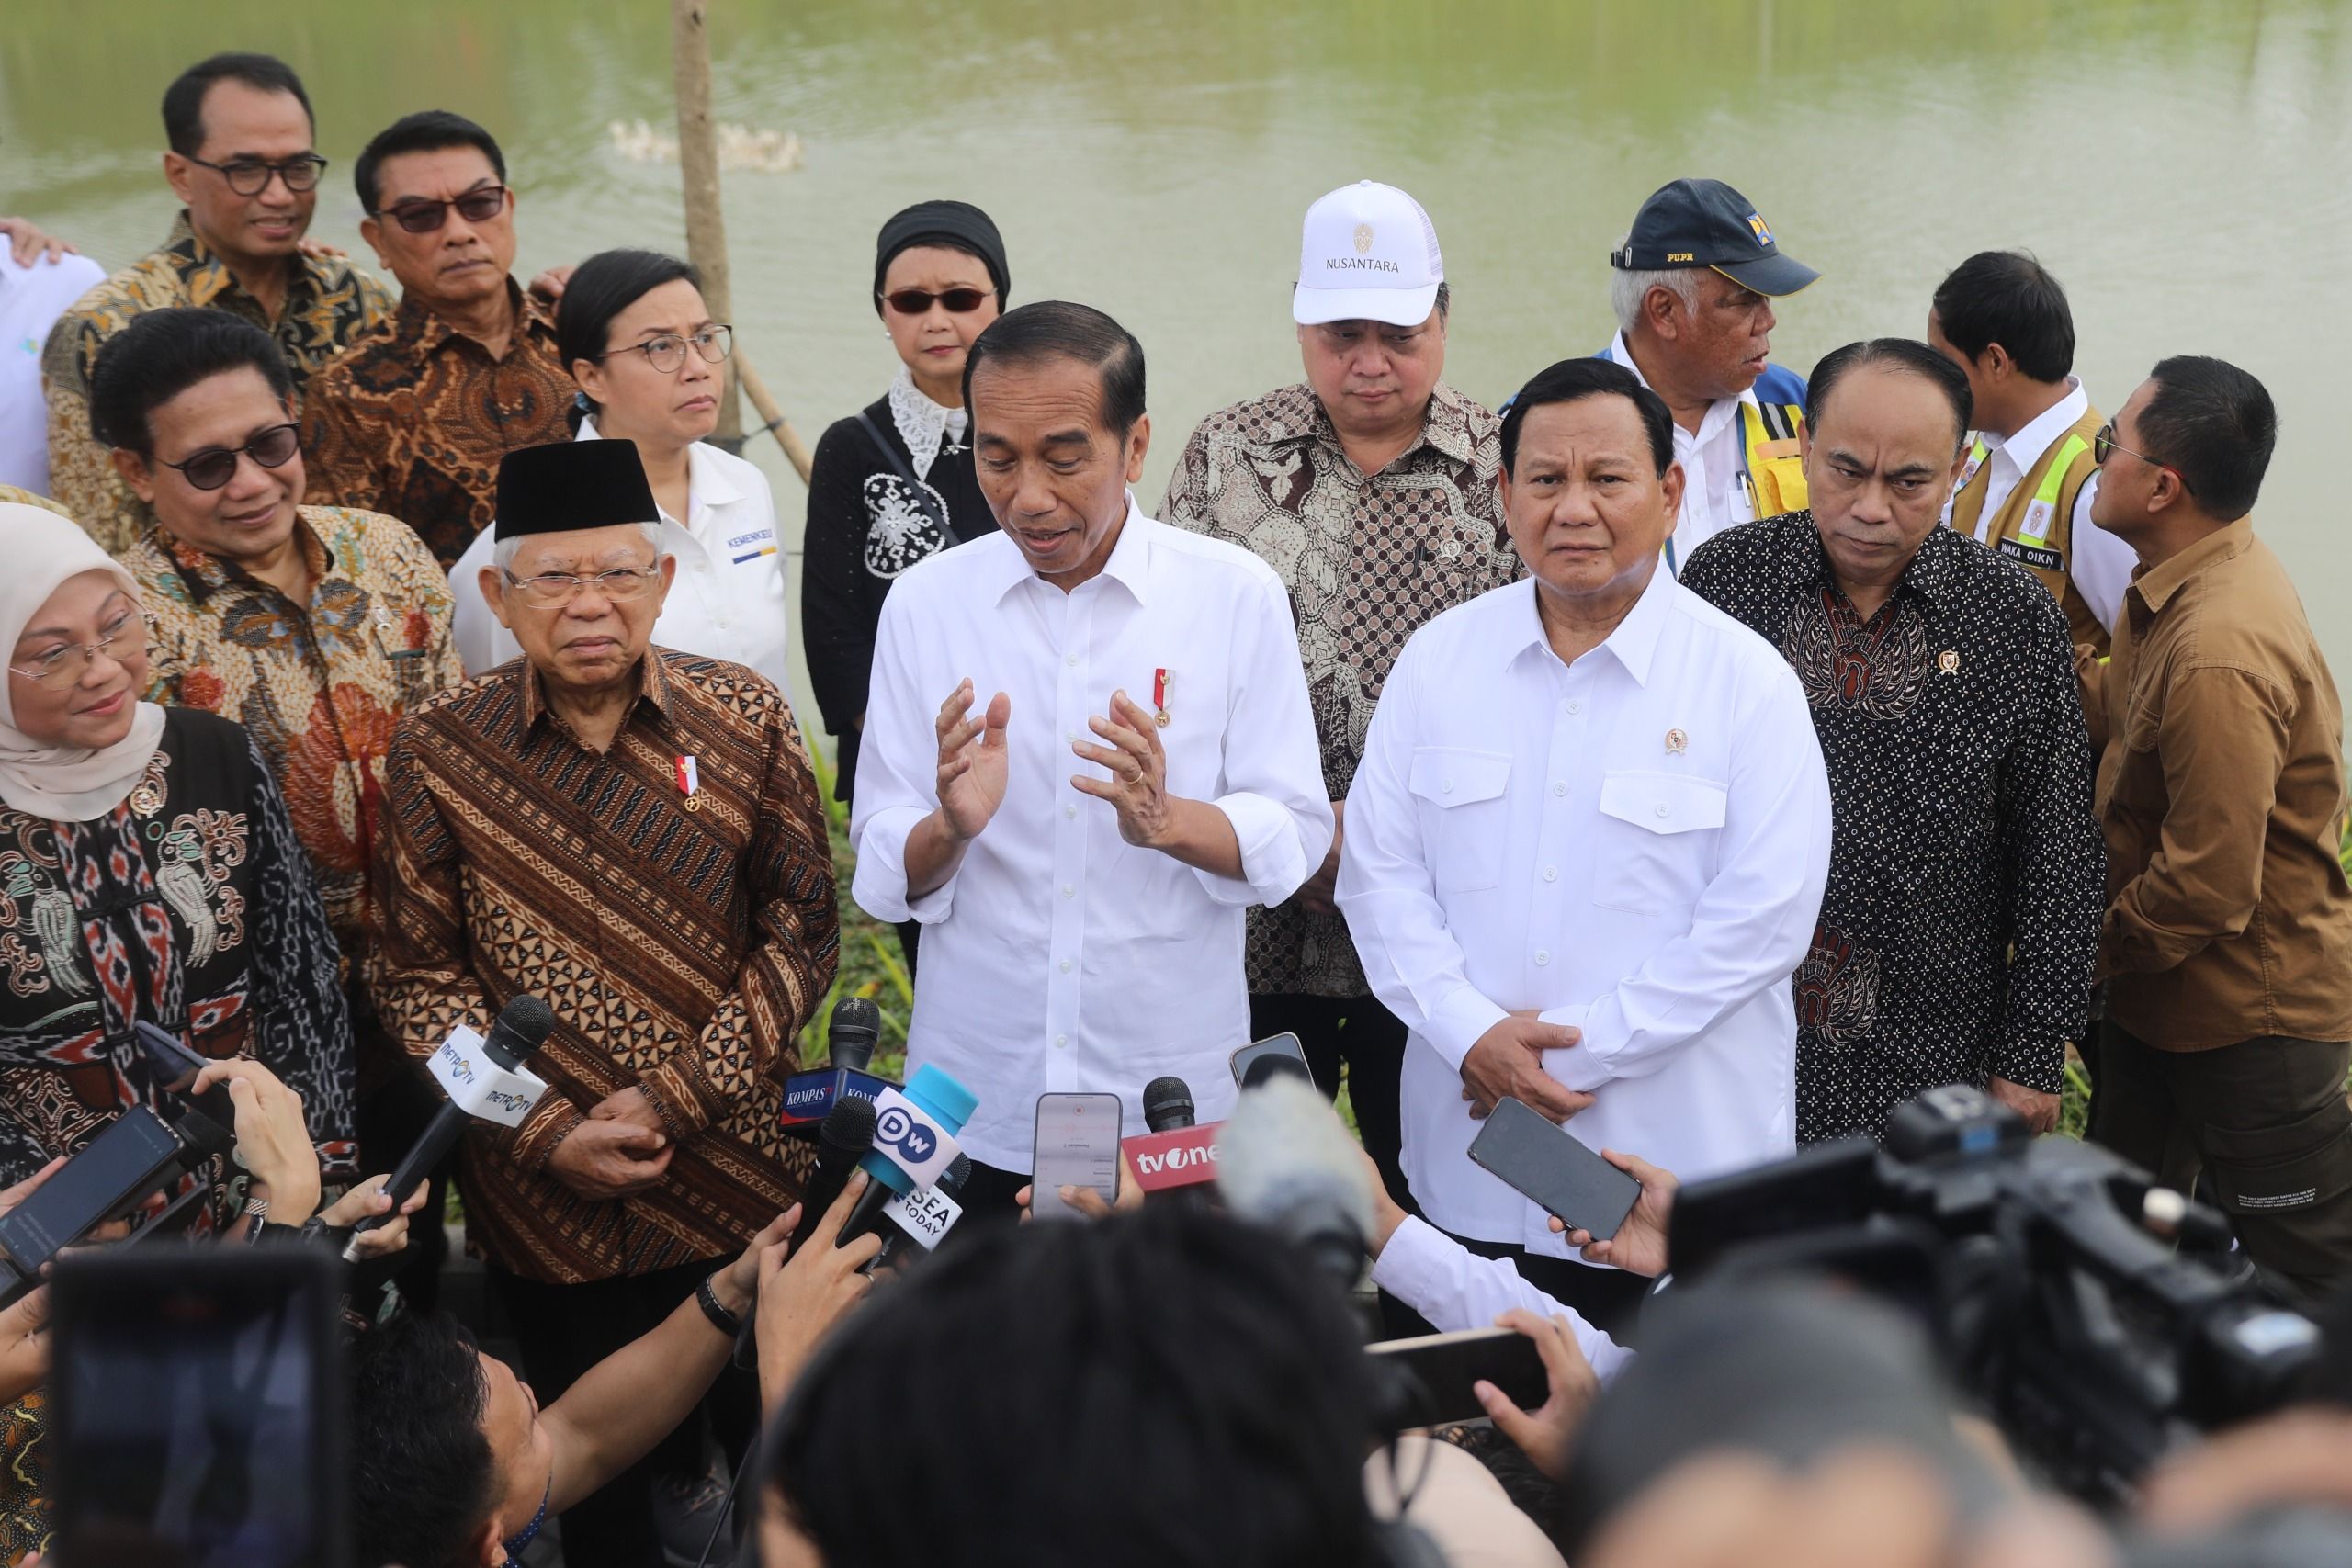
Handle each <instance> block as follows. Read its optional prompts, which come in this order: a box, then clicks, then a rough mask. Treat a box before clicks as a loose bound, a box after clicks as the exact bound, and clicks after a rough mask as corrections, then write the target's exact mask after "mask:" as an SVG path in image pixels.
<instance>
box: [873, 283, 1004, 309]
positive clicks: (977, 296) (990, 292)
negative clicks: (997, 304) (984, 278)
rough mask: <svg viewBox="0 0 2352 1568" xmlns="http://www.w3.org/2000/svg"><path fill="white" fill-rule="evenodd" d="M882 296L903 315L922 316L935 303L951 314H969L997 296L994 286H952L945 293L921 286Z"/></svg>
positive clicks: (892, 307)
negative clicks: (933, 291)
mask: <svg viewBox="0 0 2352 1568" xmlns="http://www.w3.org/2000/svg"><path fill="white" fill-rule="evenodd" d="M882 298H883V299H885V300H886V301H888V304H889V306H890V309H892V310H896V311H898V312H899V314H900V315H901V316H920V315H922V313H923V312H924V311H925V310H930V309H931V308H932V307H933V305H944V306H946V307H947V310H948V313H949V314H951V315H956V316H964V315H969V314H970V313H971V312H972V311H974V310H978V309H979V308H980V304H981V301H983V300H987V299H995V298H996V290H995V289H993V288H951V289H949V290H947V292H945V293H944V294H933V293H930V292H928V291H926V290H924V289H921V288H901V289H899V291H898V292H897V293H895V294H885V295H884V296H882Z"/></svg>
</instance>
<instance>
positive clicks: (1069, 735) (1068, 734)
mask: <svg viewBox="0 0 2352 1568" xmlns="http://www.w3.org/2000/svg"><path fill="white" fill-rule="evenodd" d="M1062 739H1064V740H1067V741H1069V743H1070V744H1071V745H1073V746H1075V745H1077V744H1078V731H1077V730H1075V729H1065V730H1063V731H1062Z"/></svg>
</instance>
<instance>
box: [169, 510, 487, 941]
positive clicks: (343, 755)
mask: <svg viewBox="0 0 2352 1568" xmlns="http://www.w3.org/2000/svg"><path fill="white" fill-rule="evenodd" d="M295 526H296V530H297V533H296V537H297V539H298V540H299V542H300V545H301V547H302V550H303V553H304V555H305V556H306V557H307V558H309V561H310V567H311V572H312V574H313V576H314V578H315V580H316V586H315V587H313V588H312V589H311V598H310V603H308V604H296V603H294V602H293V601H292V600H290V599H288V598H287V596H286V595H285V594H283V593H281V592H278V591H277V589H275V588H273V587H271V586H270V585H269V584H268V583H266V582H263V581H259V580H258V579H256V578H254V577H251V576H248V575H247V574H246V573H245V571H244V570H243V569H242V568H240V567H238V566H237V565H235V564H234V563H233V562H230V561H225V560H222V559H221V558H219V557H218V556H212V555H207V554H206V553H204V552H203V551H201V550H198V549H195V548H193V547H189V546H188V545H187V544H185V543H183V542H181V541H180V540H179V539H177V538H175V537H174V536H172V535H170V534H167V533H165V532H164V530H163V529H161V528H150V529H149V530H148V531H147V533H146V535H145V536H143V537H142V538H141V540H140V541H139V543H138V544H137V545H135V546H134V547H131V548H130V550H128V551H126V552H125V553H124V555H123V557H122V564H123V565H124V566H126V567H128V568H130V571H131V573H132V575H134V576H135V577H137V578H138V579H139V582H140V587H141V590H142V591H143V592H144V596H145V599H146V602H147V608H148V611H149V612H150V613H151V614H153V615H154V616H155V618H156V640H155V643H154V646H153V652H152V653H151V654H150V655H149V656H148V686H147V697H148V700H149V701H150V702H156V703H161V704H163V705H165V706H167V707H188V708H202V709H204V710H205V711H207V712H209V713H217V714H220V716H222V717H224V718H232V719H235V720H236V721H237V722H239V723H240V724H243V726H244V727H245V728H246V729H247V730H248V731H250V732H251V733H252V735H253V738H254V743H255V744H256V745H258V746H259V747H260V748H261V754H262V755H263V756H264V757H266V758H267V759H268V760H269V765H270V771H271V772H272V773H276V774H277V782H278V787H279V788H280V789H281V790H283V791H284V793H285V796H286V807H287V810H288V813H289V814H290V816H291V817H292V818H293V822H294V832H295V835H296V837H298V838H299V839H300V840H301V841H302V848H303V849H304V850H305V851H307V852H309V854H310V857H311V870H312V872H313V873H314V874H315V875H316V876H317V879H318V884H319V891H320V894H321V895H322V897H324V899H325V901H326V908H327V919H328V921H329V923H330V924H331V925H333V927H334V934H335V941H336V942H338V943H340V944H341V946H342V949H343V952H344V953H345V956H346V957H348V958H349V959H350V960H351V962H352V963H353V964H355V965H356V964H358V963H359V961H360V959H361V956H362V954H363V953H365V951H366V941H367V931H368V870H369V866H370V864H371V862H372V859H373V853H374V839H375V832H376V820H377V814H378V811H379V808H380V806H381V803H382V797H383V792H384V753H385V752H386V751H387V750H389V749H390V746H391V740H392V726H393V724H395V723H396V722H398V720H399V718H400V716H401V714H403V713H405V712H406V711H407V710H408V709H409V707H410V706H412V705H414V704H416V703H420V702H422V701H424V699H425V698H426V697H428V696H431V695H432V694H434V693H435V692H438V691H440V690H442V689H443V688H445V687H448V686H454V685H456V684H457V683H458V682H460V681H462V680H463V679H465V675H464V672H463V671H461V670H460V669H459V668H458V653H457V648H456V643H455V640H454V639H453V638H452V637H451V636H450V634H449V584H448V580H447V578H445V577H443V576H442V575H441V569H440V567H439V565H438V564H436V563H435V560H434V559H433V557H432V554H431V552H429V551H427V550H426V549H425V547H424V544H423V543H422V542H421V541H420V540H418V538H417V536H415V534H413V533H412V532H411V531H410V530H409V527H408V525H406V524H404V523H400V522H397V521H395V520H394V519H392V518H390V517H385V516H381V515H379V514H378V513H373V512H352V511H347V510H345V508H342V507H338V506H305V507H303V508H302V509H301V519H300V522H299V523H297V524H296V525H295Z"/></svg>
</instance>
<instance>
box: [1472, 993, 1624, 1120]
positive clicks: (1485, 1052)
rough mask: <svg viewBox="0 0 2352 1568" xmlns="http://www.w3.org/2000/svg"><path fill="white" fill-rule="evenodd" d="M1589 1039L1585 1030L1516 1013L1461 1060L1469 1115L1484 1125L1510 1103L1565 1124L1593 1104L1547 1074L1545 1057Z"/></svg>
mask: <svg viewBox="0 0 2352 1568" xmlns="http://www.w3.org/2000/svg"><path fill="white" fill-rule="evenodd" d="M1583 1038H1584V1033H1583V1032H1582V1031H1581V1030H1577V1029H1571V1028H1569V1027H1568V1026H1567V1025H1566V1024H1564V1023H1545V1022H1544V1021H1543V1020H1542V1019H1540V1018H1536V1017H1534V1016H1533V1015H1532V1014H1529V1013H1513V1014H1511V1015H1510V1017H1509V1018H1506V1019H1504V1020H1503V1021H1501V1022H1499V1023H1498V1024H1496V1025H1495V1026H1494V1027H1493V1028H1492V1029H1489V1030H1488V1031H1487V1032H1486V1033H1484V1034H1481V1035H1480V1036H1478V1039H1477V1043H1476V1044H1474V1045H1472V1046H1471V1047H1470V1053H1469V1055H1466V1056H1464V1057H1463V1058H1462V1098H1463V1099H1464V1100H1468V1101H1469V1102H1470V1106H1471V1110H1470V1114H1471V1115H1473V1116H1476V1117H1478V1118H1480V1119H1481V1120H1483V1119H1484V1118H1485V1117H1487V1115H1488V1114H1489V1113H1491V1112H1492V1111H1494V1109H1495V1107H1496V1106H1497V1105H1498V1104H1500V1103H1501V1102H1502V1101H1504V1100H1521V1101H1523V1102H1524V1103H1525V1104H1526V1105H1527V1106H1528V1108H1529V1109H1530V1110H1532V1111H1536V1112H1538V1113H1540V1114H1541V1115H1543V1116H1544V1117H1546V1118H1547V1119H1549V1120H1551V1121H1553V1122H1566V1120H1567V1119H1568V1118H1569V1117H1571V1116H1574V1115H1575V1114H1576V1113H1577V1111H1582V1110H1583V1109H1585V1108H1586V1107H1587V1106H1589V1105H1590V1104H1591V1103H1592V1096H1590V1095H1589V1094H1579V1093H1577V1091H1576V1090H1574V1089H1568V1088H1566V1087H1565V1086H1564V1085H1562V1084H1561V1082H1560V1080H1559V1079H1557V1078H1555V1077H1553V1076H1552V1075H1551V1074H1549V1073H1547V1072H1545V1071H1544V1052H1546V1051H1562V1050H1566V1049H1568V1048H1569V1047H1571V1046H1573V1045H1575V1044H1576V1043H1577V1042H1578V1041H1579V1040H1582V1039H1583Z"/></svg>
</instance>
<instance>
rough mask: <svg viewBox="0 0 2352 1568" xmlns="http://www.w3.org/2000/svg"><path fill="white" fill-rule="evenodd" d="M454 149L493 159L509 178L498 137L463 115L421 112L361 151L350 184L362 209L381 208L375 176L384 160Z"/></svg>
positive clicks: (386, 130)
mask: <svg viewBox="0 0 2352 1568" xmlns="http://www.w3.org/2000/svg"><path fill="white" fill-rule="evenodd" d="M452 147H471V148H473V149H475V150H476V151H478V152H481V155H482V156H483V157H485V158H487V159H489V160H490V166H491V168H492V170H493V171H495V172H496V173H497V175H498V177H499V178H500V179H502V180H503V179H504V178H505V177H506V154H505V153H504V152H501V151H500V150H499V146H498V139H497V138H496V137H494V136H492V135H491V133H490V132H489V131H487V130H483V129H482V128H481V126H479V125H476V124H475V123H474V122H473V121H472V120H469V119H468V118H466V117H465V116H463V115H461V114H452V113H450V112H449V111H448V110H447V109H419V110H418V111H417V112H416V113H414V114H412V115H403V116H401V118H399V119H396V120H394V121H392V123H391V124H390V125H388V126H386V127H385V128H384V129H383V130H379V131H378V132H377V133H376V134H375V136H374V137H372V138H371V139H370V140H369V141H368V145H367V146H365V147H363V148H361V149H360V150H359V161H358V162H357V163H356V164H352V166H351V183H352V185H353V186H354V188H356V190H357V191H358V193H359V209H360V210H361V211H362V212H375V211H377V210H378V209H379V207H380V205H381V197H382V193H381V192H379V190H378V189H377V188H376V174H377V171H378V170H379V169H381V168H382V167H383V165H384V160H385V159H387V158H397V157H400V156H401V155H402V154H403V153H409V152H446V151H447V150H448V149H449V148H452Z"/></svg>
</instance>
